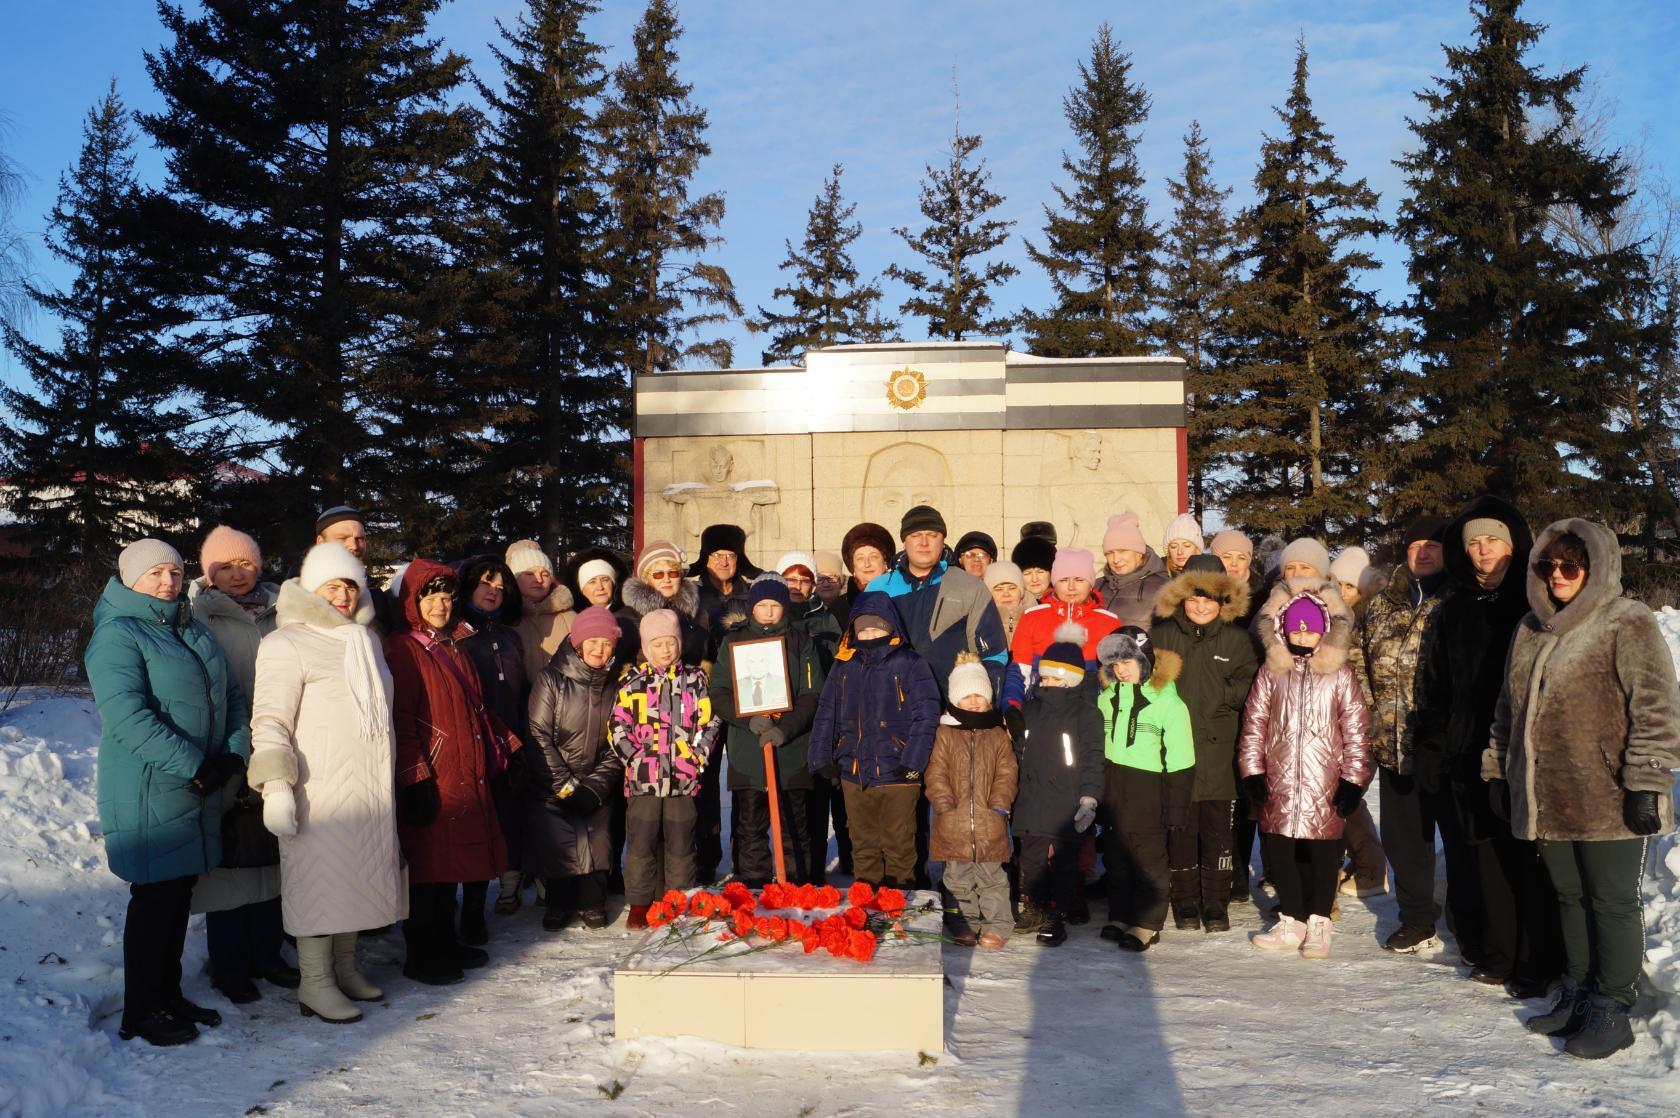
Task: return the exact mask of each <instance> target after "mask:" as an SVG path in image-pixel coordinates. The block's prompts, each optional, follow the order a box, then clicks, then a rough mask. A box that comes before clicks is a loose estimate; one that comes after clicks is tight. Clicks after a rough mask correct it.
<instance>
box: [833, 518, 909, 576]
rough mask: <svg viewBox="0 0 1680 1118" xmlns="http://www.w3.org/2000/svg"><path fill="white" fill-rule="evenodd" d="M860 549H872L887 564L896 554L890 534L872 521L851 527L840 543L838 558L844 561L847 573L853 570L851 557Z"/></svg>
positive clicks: (895, 545)
mask: <svg viewBox="0 0 1680 1118" xmlns="http://www.w3.org/2000/svg"><path fill="white" fill-rule="evenodd" d="M860 547H872V548H874V549H875V550H876V551H879V552H880V553H881V558H882V559H883V560H884V561H885V562H888V563H891V562H892V558H893V556H894V555H895V554H896V553H897V552H898V544H897V543H895V542H894V541H893V537H892V533H891V532H889V531H887V530H886V529H885V528H884V527H882V526H881V525H879V524H876V523H873V522H872V521H867V520H866V521H864V522H863V523H862V524H854V525H852V529H851V531H849V532H847V533H846V536H845V538H844V539H842V540H841V541H840V558H842V559H844V560H845V561H846V569H847V570H848V571H850V570H855V569H856V568H855V567H854V566H853V564H852V556H853V554H855V553H856V552H857V549H858V548H860Z"/></svg>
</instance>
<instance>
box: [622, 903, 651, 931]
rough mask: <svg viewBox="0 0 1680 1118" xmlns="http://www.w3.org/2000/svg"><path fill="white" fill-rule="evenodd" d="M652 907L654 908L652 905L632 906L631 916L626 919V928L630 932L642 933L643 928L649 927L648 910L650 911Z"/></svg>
mask: <svg viewBox="0 0 1680 1118" xmlns="http://www.w3.org/2000/svg"><path fill="white" fill-rule="evenodd" d="M652 907H653V906H652V905H650V904H633V905H631V906H630V914H629V915H628V916H626V917H625V918H624V926H625V927H626V928H628V929H629V930H630V931H633V932H636V931H640V930H642V929H643V928H645V927H647V926H648V918H647V914H648V909H650V908H652Z"/></svg>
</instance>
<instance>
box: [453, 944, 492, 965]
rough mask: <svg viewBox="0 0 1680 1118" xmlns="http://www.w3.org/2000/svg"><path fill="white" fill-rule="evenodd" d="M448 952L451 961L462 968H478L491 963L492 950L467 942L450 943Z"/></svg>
mask: <svg viewBox="0 0 1680 1118" xmlns="http://www.w3.org/2000/svg"><path fill="white" fill-rule="evenodd" d="M448 954H449V959H450V961H451V962H453V963H454V964H455V965H456V966H458V967H460V968H461V969H462V970H476V969H478V968H479V967H483V966H488V965H489V963H490V952H488V951H486V950H484V949H483V948H482V947H472V946H470V945H468V944H465V943H452V944H450V945H449V952H448Z"/></svg>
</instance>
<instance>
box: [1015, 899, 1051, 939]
mask: <svg viewBox="0 0 1680 1118" xmlns="http://www.w3.org/2000/svg"><path fill="white" fill-rule="evenodd" d="M1043 926H1044V910H1043V909H1042V908H1039V907H1038V906H1037V905H1035V904H1033V903H1032V902H1031V901H1027V902H1026V903H1025V904H1023V905H1022V906H1021V915H1020V916H1018V917H1016V918H1015V931H1016V932H1017V933H1018V934H1020V935H1031V934H1032V933H1034V932H1036V931H1038V930H1039V929H1040V928H1042V927H1043Z"/></svg>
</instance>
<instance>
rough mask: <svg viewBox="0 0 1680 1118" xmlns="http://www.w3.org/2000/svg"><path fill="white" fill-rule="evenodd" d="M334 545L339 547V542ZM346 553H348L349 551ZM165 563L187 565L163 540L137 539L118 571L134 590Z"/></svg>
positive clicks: (119, 558) (122, 557)
mask: <svg viewBox="0 0 1680 1118" xmlns="http://www.w3.org/2000/svg"><path fill="white" fill-rule="evenodd" d="M333 546H334V547H338V545H337V544H334V545H333ZM339 550H340V551H343V550H344V549H343V548H339ZM345 554H346V555H348V554H349V552H345ZM163 563H173V564H175V566H176V567H178V568H179V569H181V570H182V571H185V570H186V567H187V565H186V564H185V563H183V562H182V561H181V553H180V552H179V551H176V550H175V549H174V548H173V547H170V546H169V545H168V544H166V543H164V542H163V541H162V540H154V539H144V540H135V541H134V542H133V543H131V544H129V545H128V546H127V547H125V548H123V549H122V554H121V555H119V556H117V573H118V574H119V575H120V576H122V584H123V585H124V586H126V587H128V588H129V589H131V590H132V589H133V588H134V584H135V583H137V582H139V581H140V576H141V575H143V574H145V573H146V572H147V571H149V570H151V569H152V568H153V567H156V566H159V565H161V564H163Z"/></svg>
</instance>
